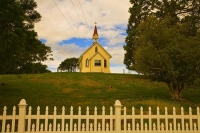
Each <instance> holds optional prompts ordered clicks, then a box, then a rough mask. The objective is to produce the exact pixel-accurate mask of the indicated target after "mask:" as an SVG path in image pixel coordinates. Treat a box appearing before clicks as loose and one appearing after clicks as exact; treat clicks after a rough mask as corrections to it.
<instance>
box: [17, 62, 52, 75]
mask: <svg viewBox="0 0 200 133" xmlns="http://www.w3.org/2000/svg"><path fill="white" fill-rule="evenodd" d="M49 72H51V71H50V70H48V69H47V65H43V64H42V63H40V62H38V63H27V64H26V65H23V67H21V68H20V69H19V73H22V74H35V73H49Z"/></svg>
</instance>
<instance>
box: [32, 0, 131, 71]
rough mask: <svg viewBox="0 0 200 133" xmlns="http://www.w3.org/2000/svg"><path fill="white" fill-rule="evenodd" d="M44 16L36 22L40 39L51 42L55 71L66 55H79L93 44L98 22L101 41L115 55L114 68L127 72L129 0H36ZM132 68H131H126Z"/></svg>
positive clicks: (38, 9) (51, 66)
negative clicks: (126, 50)
mask: <svg viewBox="0 0 200 133" xmlns="http://www.w3.org/2000/svg"><path fill="white" fill-rule="evenodd" d="M36 2H37V4H38V8H37V9H36V10H37V11H38V12H39V13H40V14H41V16H42V19H41V21H40V22H38V23H36V24H35V30H36V31H37V32H38V36H39V39H40V40H42V41H43V42H44V43H45V44H46V45H48V46H50V47H51V49H52V51H53V58H54V61H46V62H44V64H46V65H48V69H50V70H51V71H53V72H55V71H57V67H58V66H59V64H60V63H61V62H62V61H63V60H64V59H66V58H71V57H77V58H79V56H80V55H81V54H82V53H83V52H84V51H85V50H86V49H87V48H88V47H89V46H91V45H92V42H93V40H92V35H93V31H94V23H95V22H97V29H98V34H99V36H100V38H99V43H100V44H101V45H102V46H103V47H104V48H105V49H106V50H107V51H108V52H109V53H110V54H111V55H112V58H111V60H110V61H111V66H110V68H111V72H112V73H123V71H124V69H125V65H124V64H123V58H124V50H123V45H124V44H125V37H126V27H127V23H128V18H129V16H130V15H129V13H128V9H129V7H131V4H130V3H129V0H36ZM125 72H128V70H125Z"/></svg>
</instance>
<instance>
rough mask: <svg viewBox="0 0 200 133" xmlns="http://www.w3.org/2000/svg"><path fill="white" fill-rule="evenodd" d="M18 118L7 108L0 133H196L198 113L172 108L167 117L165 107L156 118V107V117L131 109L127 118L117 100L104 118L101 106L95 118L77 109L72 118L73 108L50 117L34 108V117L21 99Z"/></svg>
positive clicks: (199, 132) (199, 120)
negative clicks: (178, 112)
mask: <svg viewBox="0 0 200 133" xmlns="http://www.w3.org/2000/svg"><path fill="white" fill-rule="evenodd" d="M18 106H19V114H16V107H15V106H14V107H13V111H12V115H7V107H6V106H5V107H4V108H3V115H0V133H66V132H67V133H200V113H199V107H197V112H196V113H192V108H189V113H188V114H184V109H183V108H181V113H180V114H176V108H175V107H173V113H172V114H168V110H167V108H166V107H165V111H164V114H160V109H159V107H157V109H156V113H155V114H153V113H152V109H151V107H149V109H148V111H143V108H142V107H141V108H140V113H139V114H136V113H135V108H134V107H132V112H131V114H127V109H126V107H123V108H122V105H121V103H120V101H119V100H116V102H115V104H114V111H113V107H110V113H109V114H106V109H105V107H104V106H103V107H102V112H101V113H100V114H98V112H97V107H95V108H94V113H93V114H90V111H89V110H90V109H89V107H86V113H85V114H84V115H83V114H81V107H78V113H77V114H74V110H73V107H72V106H71V107H70V113H69V114H66V110H65V107H62V113H59V114H58V112H57V107H54V111H53V114H49V108H48V106H47V107H46V109H45V114H40V107H39V106H38V107H37V113H36V115H35V114H32V107H31V106H30V107H29V108H28V113H26V107H27V104H26V101H25V100H24V99H22V100H21V101H20V103H19V105H18Z"/></svg>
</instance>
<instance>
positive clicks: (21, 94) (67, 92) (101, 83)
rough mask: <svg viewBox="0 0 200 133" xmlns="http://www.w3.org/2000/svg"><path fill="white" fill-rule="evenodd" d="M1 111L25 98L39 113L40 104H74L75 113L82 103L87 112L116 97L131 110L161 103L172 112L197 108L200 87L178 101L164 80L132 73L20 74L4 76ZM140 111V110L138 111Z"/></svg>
mask: <svg viewBox="0 0 200 133" xmlns="http://www.w3.org/2000/svg"><path fill="white" fill-rule="evenodd" d="M2 82H4V83H5V84H6V85H4V86H2V85H0V114H2V112H3V107H4V106H7V107H8V113H11V112H12V107H13V106H17V105H18V104H19V101H20V100H21V99H25V100H26V101H27V104H28V106H32V108H33V109H32V110H33V111H32V112H33V113H35V112H36V108H37V106H40V107H41V112H42V113H43V112H44V111H45V107H46V106H49V108H50V110H51V111H52V112H53V107H54V106H57V107H58V112H61V108H62V106H65V107H66V111H69V108H70V106H73V107H74V112H76V111H77V108H78V106H81V107H82V110H83V113H84V112H85V109H86V107H87V106H89V107H90V110H93V109H94V107H95V106H97V107H98V110H99V111H100V110H101V108H102V106H105V107H106V109H107V111H108V112H109V107H110V106H113V104H114V102H115V100H117V99H118V100H120V101H121V103H122V105H123V106H126V107H127V109H130V110H131V107H132V106H134V107H135V108H136V110H138V112H139V108H140V107H141V106H143V108H144V110H148V107H149V106H151V107H152V110H154V111H156V107H157V106H159V107H160V110H161V111H164V107H168V110H169V112H170V111H172V107H173V106H175V107H176V108H177V110H180V107H182V106H183V107H184V108H185V111H187V110H188V107H189V106H191V107H192V108H194V109H196V107H197V106H199V105H200V103H199V102H200V89H188V90H185V91H184V92H183V98H184V99H183V100H182V101H175V100H173V99H171V97H170V96H169V94H168V90H167V87H166V85H165V84H164V83H158V82H151V81H149V80H148V79H147V78H145V77H144V76H139V75H128V74H103V73H48V74H29V75H20V78H19V77H18V76H16V75H0V83H2ZM136 112H137V111H136Z"/></svg>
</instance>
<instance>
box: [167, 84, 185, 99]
mask: <svg viewBox="0 0 200 133" xmlns="http://www.w3.org/2000/svg"><path fill="white" fill-rule="evenodd" d="M167 86H168V89H169V94H170V96H171V97H172V98H173V99H177V100H180V99H181V98H182V91H183V89H184V85H183V84H176V83H167Z"/></svg>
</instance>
